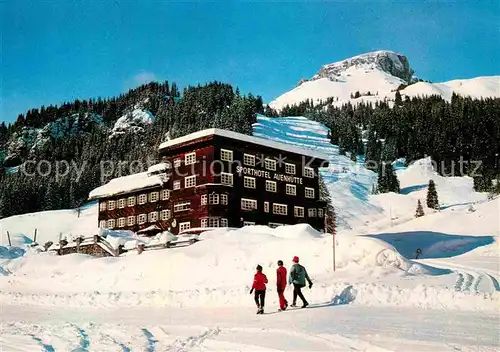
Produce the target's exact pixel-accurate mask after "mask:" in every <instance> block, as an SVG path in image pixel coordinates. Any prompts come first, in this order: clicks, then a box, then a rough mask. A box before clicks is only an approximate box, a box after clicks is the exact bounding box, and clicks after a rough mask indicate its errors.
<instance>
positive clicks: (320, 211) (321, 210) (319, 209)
mask: <svg viewBox="0 0 500 352" xmlns="http://www.w3.org/2000/svg"><path fill="white" fill-rule="evenodd" d="M318 217H320V218H322V217H323V209H321V208H318Z"/></svg>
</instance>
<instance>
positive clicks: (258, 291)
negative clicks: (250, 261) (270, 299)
mask: <svg viewBox="0 0 500 352" xmlns="http://www.w3.org/2000/svg"><path fill="white" fill-rule="evenodd" d="M266 284H267V276H266V275H265V274H264V273H262V266H260V265H257V272H256V273H255V275H254V277H253V285H252V289H251V290H250V294H252V293H253V291H254V290H255V296H254V299H255V304H256V305H257V314H264V303H265V299H266Z"/></svg>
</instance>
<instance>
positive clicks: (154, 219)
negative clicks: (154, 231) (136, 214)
mask: <svg viewBox="0 0 500 352" xmlns="http://www.w3.org/2000/svg"><path fill="white" fill-rule="evenodd" d="M148 220H149V222H157V221H158V212H157V211H152V212H151V213H149V215H148Z"/></svg>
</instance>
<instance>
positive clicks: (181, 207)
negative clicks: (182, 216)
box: [174, 202, 191, 212]
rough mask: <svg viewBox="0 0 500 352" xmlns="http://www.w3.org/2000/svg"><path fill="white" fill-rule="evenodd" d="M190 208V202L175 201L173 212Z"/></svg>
mask: <svg viewBox="0 0 500 352" xmlns="http://www.w3.org/2000/svg"><path fill="white" fill-rule="evenodd" d="M190 208H191V202H182V203H176V204H175V205H174V212H177V211H185V210H189V209H190Z"/></svg>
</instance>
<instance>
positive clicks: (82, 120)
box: [5, 113, 103, 166]
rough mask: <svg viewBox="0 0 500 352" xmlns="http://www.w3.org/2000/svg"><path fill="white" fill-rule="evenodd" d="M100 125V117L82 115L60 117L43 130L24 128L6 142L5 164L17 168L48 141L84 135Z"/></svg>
mask: <svg viewBox="0 0 500 352" xmlns="http://www.w3.org/2000/svg"><path fill="white" fill-rule="evenodd" d="M102 123H103V122H102V118H101V116H99V115H97V114H91V113H84V114H73V115H70V116H66V117H61V118H59V119H57V120H56V121H54V122H51V123H48V124H46V125H45V126H44V127H43V128H29V127H24V128H23V129H22V130H21V131H19V132H14V134H13V136H12V138H11V139H10V140H9V141H8V142H7V145H6V149H7V153H6V156H5V164H6V165H16V166H17V165H18V163H19V162H20V160H21V159H22V157H26V156H30V155H33V154H34V153H36V152H39V151H41V150H43V148H44V146H45V145H46V144H47V143H48V142H49V141H51V140H59V139H62V138H65V137H69V136H77V135H79V134H82V133H86V132H88V131H90V130H91V129H92V128H93V127H94V126H101V125H102Z"/></svg>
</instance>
